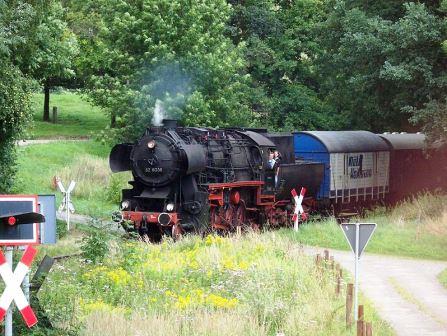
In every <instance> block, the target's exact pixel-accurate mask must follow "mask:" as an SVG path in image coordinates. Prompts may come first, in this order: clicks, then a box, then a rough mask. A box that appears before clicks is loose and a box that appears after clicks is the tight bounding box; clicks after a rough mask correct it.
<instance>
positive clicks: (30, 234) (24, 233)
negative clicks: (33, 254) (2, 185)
mask: <svg viewBox="0 0 447 336" xmlns="http://www.w3.org/2000/svg"><path fill="white" fill-rule="evenodd" d="M37 212H38V209H37V196H35V195H28V196H18V195H0V245H27V244H38V243H39V222H41V221H42V220H43V216H42V215H40V214H38V213H37ZM32 221H35V223H33V222H32ZM30 222H31V223H30Z"/></svg>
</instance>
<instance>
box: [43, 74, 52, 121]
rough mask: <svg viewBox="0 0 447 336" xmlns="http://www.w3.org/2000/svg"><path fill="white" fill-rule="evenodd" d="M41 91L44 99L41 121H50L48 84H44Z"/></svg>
mask: <svg viewBox="0 0 447 336" xmlns="http://www.w3.org/2000/svg"><path fill="white" fill-rule="evenodd" d="M43 91H44V94H45V98H44V101H43V121H50V83H48V81H46V82H45V84H44V87H43Z"/></svg>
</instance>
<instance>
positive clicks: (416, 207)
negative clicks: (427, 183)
mask: <svg viewBox="0 0 447 336" xmlns="http://www.w3.org/2000/svg"><path fill="white" fill-rule="evenodd" d="M390 219H391V220H392V221H393V222H394V223H395V224H396V225H397V226H399V227H402V228H405V227H408V226H410V227H411V226H415V225H416V226H417V228H418V230H420V231H421V232H422V231H423V232H427V233H430V234H433V235H439V236H447V197H446V196H445V195H442V194H430V193H425V194H419V195H417V196H414V197H412V198H411V199H409V200H407V201H404V202H401V203H400V204H398V205H397V206H396V207H395V208H393V209H392V210H391V213H390Z"/></svg>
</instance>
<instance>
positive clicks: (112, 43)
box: [89, 0, 253, 138]
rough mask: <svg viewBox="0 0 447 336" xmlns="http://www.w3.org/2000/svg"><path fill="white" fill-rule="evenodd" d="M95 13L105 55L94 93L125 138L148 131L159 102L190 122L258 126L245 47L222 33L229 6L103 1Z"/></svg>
mask: <svg viewBox="0 0 447 336" xmlns="http://www.w3.org/2000/svg"><path fill="white" fill-rule="evenodd" d="M89 8H90V10H91V8H92V7H91V6H90V7H89ZM96 10H97V11H98V14H99V15H100V17H101V22H100V25H99V26H100V29H99V30H98V32H97V35H96V38H97V39H98V41H100V42H98V43H97V45H99V46H100V48H97V49H94V50H93V51H94V53H97V52H100V55H99V57H98V55H97V56H96V58H95V59H96V60H97V62H96V63H95V64H90V66H91V68H90V69H89V72H91V73H94V75H93V76H91V78H90V82H89V91H90V95H91V97H92V99H93V100H94V101H95V102H96V103H97V104H99V105H101V106H103V107H105V108H106V109H108V111H109V112H110V113H111V114H112V116H116V123H117V125H116V126H117V128H116V129H115V131H116V132H118V133H119V134H120V135H121V136H123V137H125V138H132V137H136V136H138V135H140V134H141V131H142V129H144V127H146V126H147V125H149V124H150V121H151V118H152V116H153V109H154V106H155V103H156V100H157V99H158V100H160V101H162V106H163V109H164V111H165V114H166V116H167V117H169V116H173V117H181V119H183V121H184V122H185V123H186V124H187V125H196V124H200V125H210V126H217V125H222V126H223V125H246V124H249V123H250V122H251V121H252V119H253V118H252V116H253V115H252V113H251V111H250V110H249V108H248V105H247V103H246V102H245V100H246V95H245V94H244V92H245V91H246V89H247V81H248V79H249V77H248V76H247V75H246V73H245V72H244V67H245V61H244V59H243V57H242V49H243V45H242V44H241V45H234V44H233V43H232V41H231V40H230V39H228V38H227V37H225V36H224V34H223V32H224V29H225V24H226V22H227V20H228V18H229V16H230V13H231V7H230V6H229V5H228V4H227V3H226V2H225V1H223V0H217V1H216V0H213V1H211V0H206V1H187V0H175V1H168V0H157V1H130V0H129V1H117V0H103V1H100V5H98V6H97V7H96Z"/></svg>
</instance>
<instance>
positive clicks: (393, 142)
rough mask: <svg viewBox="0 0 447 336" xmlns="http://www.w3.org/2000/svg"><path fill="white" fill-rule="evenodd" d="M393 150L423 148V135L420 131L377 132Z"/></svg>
mask: <svg viewBox="0 0 447 336" xmlns="http://www.w3.org/2000/svg"><path fill="white" fill-rule="evenodd" d="M379 136H380V137H382V138H383V139H385V140H386V141H387V142H388V143H389V144H390V146H391V148H393V149H395V150H407V149H423V148H424V147H425V135H424V134H421V133H419V134H418V133H411V134H407V133H403V134H402V133H399V134H379Z"/></svg>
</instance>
